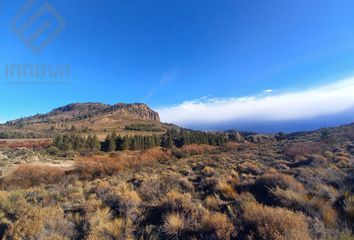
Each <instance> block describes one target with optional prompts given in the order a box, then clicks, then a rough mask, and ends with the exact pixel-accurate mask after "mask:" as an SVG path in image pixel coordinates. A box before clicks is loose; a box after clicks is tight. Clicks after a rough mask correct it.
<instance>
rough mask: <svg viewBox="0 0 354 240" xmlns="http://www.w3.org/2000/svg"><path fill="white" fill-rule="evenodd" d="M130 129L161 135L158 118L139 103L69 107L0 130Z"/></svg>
mask: <svg viewBox="0 0 354 240" xmlns="http://www.w3.org/2000/svg"><path fill="white" fill-rule="evenodd" d="M130 125H139V126H140V127H141V128H142V129H147V130H149V129H148V127H144V126H145V125H146V126H149V127H150V128H151V129H154V130H157V129H159V130H161V131H164V129H165V128H166V127H165V125H164V124H162V123H161V122H160V117H159V114H158V113H157V112H155V111H153V110H152V109H151V108H150V107H148V106H147V105H146V104H143V103H133V104H125V103H118V104H114V105H109V104H103V103H92V102H88V103H73V104H69V105H66V106H63V107H59V108H56V109H53V110H52V111H50V112H49V113H45V114H37V115H34V116H31V117H25V118H20V119H16V120H13V121H8V122H7V123H5V124H4V125H2V126H1V127H0V130H14V129H15V130H16V131H20V130H21V131H33V132H43V131H46V132H48V131H50V130H52V131H54V130H56V131H60V130H69V129H72V128H74V129H77V130H83V129H86V131H87V129H89V130H91V131H93V132H94V133H100V132H109V131H118V132H120V131H125V130H127V129H128V127H129V126H130Z"/></svg>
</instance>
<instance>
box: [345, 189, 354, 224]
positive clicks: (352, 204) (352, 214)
mask: <svg viewBox="0 0 354 240" xmlns="http://www.w3.org/2000/svg"><path fill="white" fill-rule="evenodd" d="M344 206H345V211H346V213H347V215H348V217H349V218H350V219H351V220H352V221H354V195H349V194H347V196H346V198H345V201H344Z"/></svg>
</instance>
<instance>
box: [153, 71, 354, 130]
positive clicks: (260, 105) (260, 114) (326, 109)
mask: <svg viewBox="0 0 354 240" xmlns="http://www.w3.org/2000/svg"><path fill="white" fill-rule="evenodd" d="M269 90H270V89H269ZM270 93H271V92H269V93H268V94H267V95H266V96H264V95H263V96H249V97H243V98H227V99H222V98H203V99H199V100H193V101H186V102H183V103H182V104H180V105H176V106H171V107H164V108H160V109H157V111H158V112H159V113H160V116H161V120H162V121H164V122H170V123H175V124H179V125H182V126H187V125H190V124H213V123H222V122H231V121H234V122H235V123H237V122H239V121H248V120H250V121H258V122H262V121H285V120H300V119H308V118H312V117H318V116H322V115H327V114H336V113H341V112H343V111H345V110H348V109H350V108H352V107H354V77H351V78H347V79H344V80H341V81H338V82H335V83H332V84H327V85H323V86H319V87H315V88H312V89H306V90H302V91H296V92H284V93H279V94H273V95H271V94H270Z"/></svg>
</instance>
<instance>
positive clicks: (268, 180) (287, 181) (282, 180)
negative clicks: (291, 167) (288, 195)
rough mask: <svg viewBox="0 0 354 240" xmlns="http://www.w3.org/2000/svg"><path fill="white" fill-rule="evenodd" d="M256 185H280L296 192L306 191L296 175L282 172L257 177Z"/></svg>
mask: <svg viewBox="0 0 354 240" xmlns="http://www.w3.org/2000/svg"><path fill="white" fill-rule="evenodd" d="M255 184H256V185H258V186H260V187H261V186H262V187H266V188H268V189H274V188H276V187H279V188H281V189H292V190H294V191H296V192H304V191H305V188H304V186H303V185H302V184H301V183H300V182H298V181H297V180H296V179H295V178H294V177H292V176H290V175H287V174H282V173H276V172H275V173H266V174H263V175H262V176H260V177H259V178H257V180H256V182H255Z"/></svg>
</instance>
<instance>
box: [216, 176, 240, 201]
mask: <svg viewBox="0 0 354 240" xmlns="http://www.w3.org/2000/svg"><path fill="white" fill-rule="evenodd" d="M216 190H217V192H219V193H220V194H221V195H222V196H223V197H224V198H225V199H228V200H230V199H231V200H232V199H236V198H237V192H236V190H235V189H234V188H233V186H231V184H229V183H227V182H225V181H223V180H220V181H218V183H217V184H216Z"/></svg>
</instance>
